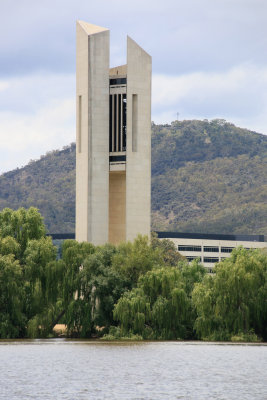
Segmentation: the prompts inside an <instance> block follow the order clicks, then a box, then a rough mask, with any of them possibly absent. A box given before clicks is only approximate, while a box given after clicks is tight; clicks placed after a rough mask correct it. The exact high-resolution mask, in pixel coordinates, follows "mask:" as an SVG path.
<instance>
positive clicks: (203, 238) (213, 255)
mask: <svg viewBox="0 0 267 400" xmlns="http://www.w3.org/2000/svg"><path fill="white" fill-rule="evenodd" d="M157 234H158V237H159V239H169V240H171V241H172V242H173V243H174V244H175V246H176V248H177V250H178V251H179V253H181V254H182V255H183V256H185V257H186V258H187V260H188V261H192V260H194V259H196V258H199V259H200V261H201V262H202V264H203V265H204V266H205V267H207V268H208V269H209V270H210V272H211V271H212V268H213V267H214V265H215V264H216V263H217V262H219V261H222V260H224V259H225V258H227V257H230V255H231V252H232V251H233V249H235V248H236V247H238V246H243V247H245V248H246V249H262V248H265V247H267V242H265V240H264V235H222V234H206V233H181V232H157Z"/></svg>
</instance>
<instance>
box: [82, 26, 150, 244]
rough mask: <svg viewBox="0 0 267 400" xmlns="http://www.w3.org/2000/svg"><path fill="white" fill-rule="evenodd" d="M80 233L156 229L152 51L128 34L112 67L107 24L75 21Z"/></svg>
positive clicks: (97, 237) (111, 237)
mask: <svg viewBox="0 0 267 400" xmlns="http://www.w3.org/2000/svg"><path fill="white" fill-rule="evenodd" d="M76 60H77V66H76V90H77V96H76V102H77V126H76V240H78V241H88V242H91V243H93V244H95V245H99V244H104V243H107V242H110V243H114V244H117V243H119V242H121V241H125V240H133V239H134V238H135V237H136V236H137V235H138V234H139V233H140V234H142V235H148V236H150V196H151V195H150V193H151V57H150V56H149V55H148V54H147V53H146V52H145V51H144V50H143V49H142V48H141V47H140V46H138V44H137V43H135V42H134V41H133V40H132V39H131V38H129V37H128V38H127V65H122V66H119V67H115V68H111V69H110V68H109V30H108V29H106V28H101V27H99V26H96V25H92V24H88V23H86V22H82V21H78V22H77V56H76Z"/></svg>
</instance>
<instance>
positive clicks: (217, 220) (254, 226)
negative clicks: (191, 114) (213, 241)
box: [0, 120, 267, 235]
mask: <svg viewBox="0 0 267 400" xmlns="http://www.w3.org/2000/svg"><path fill="white" fill-rule="evenodd" d="M30 206H34V207H37V208H39V209H40V211H41V213H42V215H44V217H45V224H46V226H47V228H48V230H49V231H50V232H74V220H75V144H71V145H70V146H67V147H65V148H64V149H63V150H60V151H59V150H57V151H52V152H49V153H48V154H46V155H45V156H42V157H41V158H40V160H37V161H32V162H30V163H29V164H28V165H26V166H25V167H23V168H20V169H16V170H14V171H11V172H8V173H5V174H3V175H1V176H0V209H3V208H4V207H10V208H14V209H16V208H18V207H30ZM152 228H153V229H154V230H167V231H173V230H176V231H187V232H210V233H258V234H265V235H267V136H265V135H261V134H258V133H256V132H252V131H249V130H246V129H241V128H237V127H236V126H234V125H233V124H230V123H227V122H225V121H224V120H213V121H210V122H209V121H207V120H204V121H195V120H194V121H175V122H173V123H172V124H171V125H155V124H153V123H152Z"/></svg>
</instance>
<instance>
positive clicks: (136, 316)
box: [114, 267, 193, 339]
mask: <svg viewBox="0 0 267 400" xmlns="http://www.w3.org/2000/svg"><path fill="white" fill-rule="evenodd" d="M192 312H193V311H192V307H191V299H190V297H189V296H188V295H187V293H186V290H185V282H184V280H183V276H182V273H181V270H180V269H179V268H177V267H164V268H160V269H158V268H157V269H154V270H152V271H148V272H147V273H146V274H144V275H142V276H140V278H139V281H138V288H134V289H133V290H132V291H131V292H126V293H125V294H124V295H123V296H122V297H121V298H120V299H119V301H118V303H117V304H116V306H115V308H114V317H115V319H116V320H118V321H119V323H120V327H121V330H122V333H123V334H124V335H127V334H128V335H130V334H132V333H133V334H138V335H141V336H142V337H143V338H145V339H148V338H149V339H177V338H181V339H185V338H189V337H190V335H191V332H192V327H191V326H192Z"/></svg>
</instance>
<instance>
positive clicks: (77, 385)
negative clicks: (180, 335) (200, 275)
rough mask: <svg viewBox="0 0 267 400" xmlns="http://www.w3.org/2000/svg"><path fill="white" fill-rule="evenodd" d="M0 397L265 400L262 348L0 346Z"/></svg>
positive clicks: (265, 352)
mask: <svg viewBox="0 0 267 400" xmlns="http://www.w3.org/2000/svg"><path fill="white" fill-rule="evenodd" d="M0 399H5V400H13V399H20V400H21V399H35V400H42V399H44V400H49V399H53V400H54V399H60V400H61V399H67V400H76V399H77V400H78V399H94V400H96V399H112V400H113V399H124V400H125V399H136V400H137V399H138V400H141V399H151V400H157V399H160V400H165V399H188V400H190V399H200V400H201V399H203V400H209V399H216V400H222V399H225V400H231V399H238V400H239V399H240V400H245V399H248V400H256V399H259V400H264V399H267V346H266V345H237V344H235V345H233V344H212V343H195V342H141V343H139V342H135V343H127V342H120V343H118V342H117V343H113V342H112V343H111V342H109V343H104V342H96V341H79V340H77V341H75V340H66V339H55V340H22V341H0Z"/></svg>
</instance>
